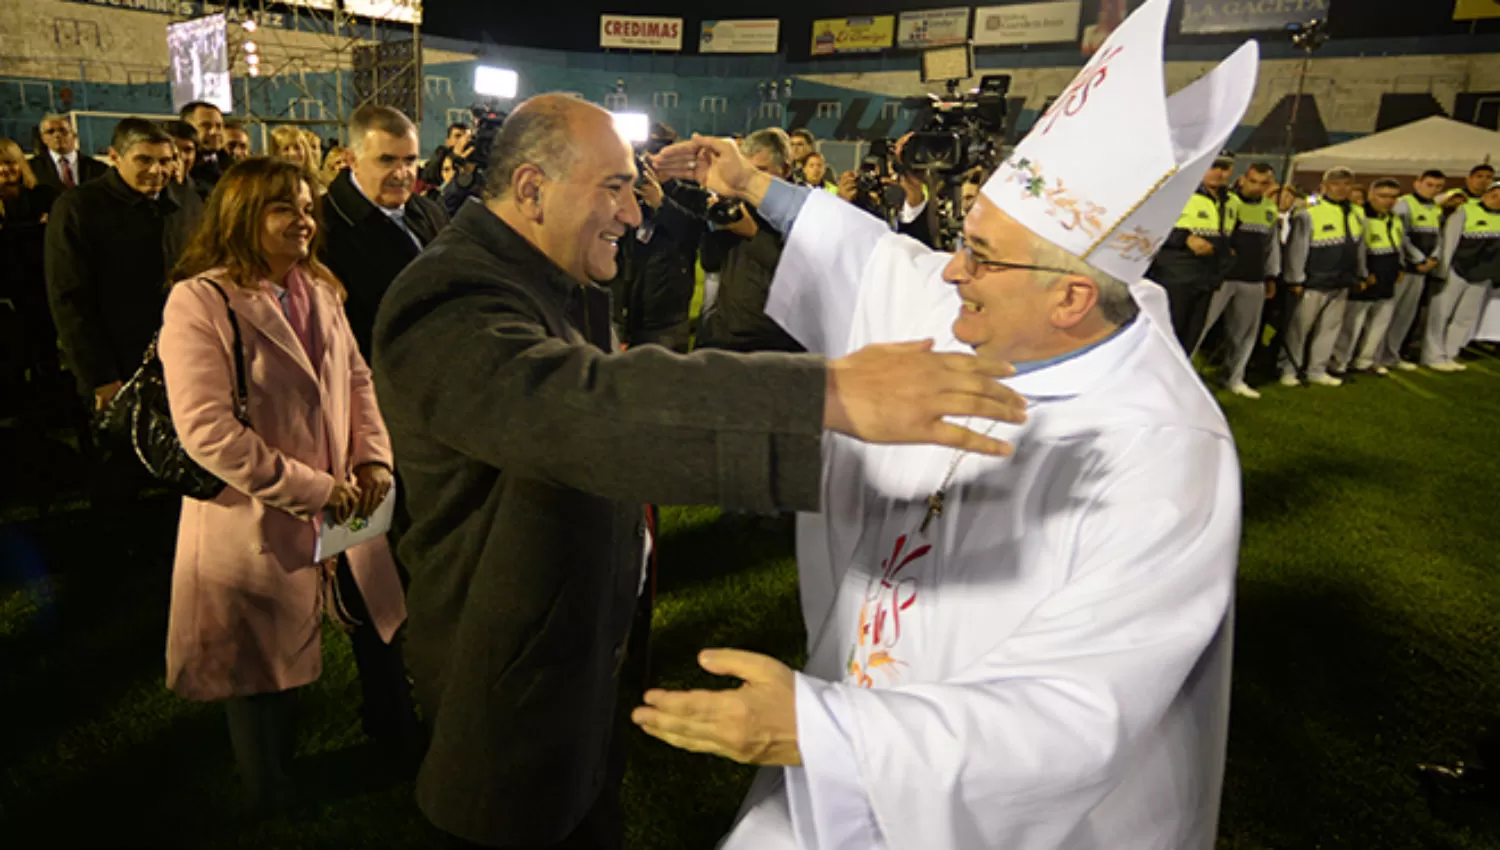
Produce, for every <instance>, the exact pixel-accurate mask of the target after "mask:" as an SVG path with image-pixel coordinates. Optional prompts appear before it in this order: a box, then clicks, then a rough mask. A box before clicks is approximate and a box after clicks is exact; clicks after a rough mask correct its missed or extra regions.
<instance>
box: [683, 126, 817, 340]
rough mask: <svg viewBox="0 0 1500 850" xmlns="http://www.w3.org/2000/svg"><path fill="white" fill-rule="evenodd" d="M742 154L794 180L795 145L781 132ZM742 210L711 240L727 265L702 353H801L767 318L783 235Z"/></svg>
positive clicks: (756, 138)
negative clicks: (769, 297)
mask: <svg viewBox="0 0 1500 850" xmlns="http://www.w3.org/2000/svg"><path fill="white" fill-rule="evenodd" d="M740 149H741V150H742V151H744V153H745V156H746V157H747V158H748V159H749V160H750V162H751V163H752V164H754V166H755V167H756V168H757V169H759V170H760V171H761V172H763V173H766V174H770V175H772V176H774V177H781V178H783V179H786V178H789V177H790V176H791V162H792V153H791V145H790V144H789V143H788V140H787V136H786V134H785V133H783V132H782V131H781V130H779V129H774V128H772V129H765V130H757V131H755V132H754V133H751V134H750V135H749V136H748V137H747V138H746V139H745V143H744V144H743V145H741V147H740ZM739 209H742V210H743V211H744V212H743V214H741V215H739V216H738V217H737V218H735V219H734V220H732V221H729V222H728V223H726V224H723V225H720V226H719V227H718V229H717V230H716V231H715V232H714V233H711V234H709V236H708V237H707V239H706V242H709V243H717V245H718V246H719V247H721V248H722V249H723V257H724V259H723V262H722V264H721V265H720V267H719V294H718V297H717V299H716V300H715V303H714V307H713V309H712V310H711V311H710V312H709V314H708V315H707V316H706V317H704V318H703V320H702V323H701V324H700V326H699V328H698V347H699V348H720V349H725V350H727V351H787V352H800V351H802V350H803V348H802V346H801V345H798V344H797V341H796V340H794V339H792V338H791V336H790V335H788V334H787V332H786V331H784V330H782V328H781V326H780V325H778V324H776V322H774V321H773V320H772V319H771V318H770V317H769V316H767V315H766V296H767V295H768V294H770V291H771V276H772V275H774V274H775V272H776V264H777V263H778V262H779V261H780V260H781V245H782V241H781V234H780V233H778V232H776V230H775V229H774V228H770V227H766V226H765V221H764V220H763V219H761V218H760V214H759V213H757V212H756V211H755V209H754V208H753V207H751V206H749V205H742V206H739Z"/></svg>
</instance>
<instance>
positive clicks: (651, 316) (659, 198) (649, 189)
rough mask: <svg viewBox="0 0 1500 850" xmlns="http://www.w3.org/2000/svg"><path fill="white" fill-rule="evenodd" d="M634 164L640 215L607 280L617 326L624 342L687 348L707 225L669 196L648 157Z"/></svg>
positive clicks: (620, 244)
mask: <svg viewBox="0 0 1500 850" xmlns="http://www.w3.org/2000/svg"><path fill="white" fill-rule="evenodd" d="M637 168H639V169H640V173H641V176H640V179H639V180H638V181H636V189H635V195H636V200H637V201H638V202H639V203H640V205H641V215H642V219H643V220H642V222H641V225H640V226H639V227H637V228H633V229H632V230H631V232H629V233H627V234H626V235H625V237H624V238H622V239H621V240H620V241H619V256H618V260H619V273H618V274H616V275H615V279H614V280H612V281H610V283H609V288H610V291H611V292H612V294H613V296H614V321H615V328H616V331H617V333H618V334H619V336H620V341H621V342H623V343H624V344H625V346H626V347H633V346H638V345H652V344H654V345H660V346H662V347H663V348H669V349H671V350H673V351H676V352H678V353H679V354H686V353H687V351H688V347H689V341H690V340H689V334H690V326H689V322H688V314H689V312H690V310H691V307H692V302H693V289H694V287H695V286H696V284H697V275H696V272H695V268H694V267H695V265H696V264H697V259H698V243H699V241H700V240H701V239H702V237H703V233H704V231H705V229H706V228H705V225H704V222H703V220H702V219H701V218H700V217H698V216H696V215H694V214H693V213H692V212H691V211H690V210H688V209H687V208H686V207H684V206H683V205H682V204H680V203H678V202H677V201H675V200H673V199H672V198H670V197H667V194H666V192H665V191H664V190H663V188H662V185H661V183H660V182H658V180H657V178H656V173H655V171H654V170H653V169H652V168H651V165H650V163H649V162H647V161H645V160H644V159H638V161H637Z"/></svg>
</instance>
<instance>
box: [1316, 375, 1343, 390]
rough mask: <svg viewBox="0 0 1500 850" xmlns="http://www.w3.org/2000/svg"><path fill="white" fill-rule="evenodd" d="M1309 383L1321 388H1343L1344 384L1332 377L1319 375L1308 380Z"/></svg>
mask: <svg viewBox="0 0 1500 850" xmlns="http://www.w3.org/2000/svg"><path fill="white" fill-rule="evenodd" d="M1307 382H1308V383H1309V384H1312V385H1314V386H1319V387H1342V386H1343V385H1344V382H1343V381H1341V380H1339V379H1338V378H1335V377H1334V376H1332V375H1319V376H1317V377H1316V378H1308V379H1307Z"/></svg>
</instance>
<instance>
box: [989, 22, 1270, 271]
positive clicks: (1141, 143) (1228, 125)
mask: <svg viewBox="0 0 1500 850" xmlns="http://www.w3.org/2000/svg"><path fill="white" fill-rule="evenodd" d="M1171 5H1172V0H1149V2H1147V3H1146V5H1144V6H1142V7H1141V8H1140V9H1137V10H1136V11H1135V13H1133V14H1132V15H1131V16H1130V17H1129V18H1126V19H1125V22H1124V23H1123V24H1121V25H1120V27H1119V28H1118V29H1116V30H1115V32H1114V34H1113V35H1112V36H1110V38H1109V40H1108V41H1106V42H1105V43H1104V46H1103V47H1101V48H1100V49H1099V52H1098V53H1095V54H1094V58H1093V59H1091V60H1090V61H1089V63H1088V65H1086V66H1085V67H1084V69H1083V70H1082V71H1080V72H1079V73H1078V76H1076V77H1074V78H1073V82H1072V83H1070V84H1069V85H1068V87H1067V89H1065V90H1064V91H1063V93H1062V95H1061V96H1060V97H1058V98H1057V100H1056V101H1055V102H1054V103H1053V104H1052V108H1051V109H1049V110H1047V113H1046V114H1045V115H1043V116H1042V117H1041V118H1040V119H1038V120H1037V123H1036V126H1035V127H1033V128H1032V129H1031V132H1030V133H1028V134H1027V135H1026V138H1025V139H1023V140H1021V143H1020V144H1019V145H1017V146H1016V149H1015V151H1014V152H1013V153H1012V154H1011V156H1010V158H1009V159H1007V160H1006V161H1005V162H1004V163H1003V164H1002V165H1001V166H1000V167H999V168H998V169H997V170H996V171H995V173H994V175H993V176H991V177H990V179H989V181H988V182H986V183H985V185H984V194H985V196H986V197H988V198H989V199H990V200H991V201H992V202H994V203H995V205H996V206H998V207H1000V209H1002V210H1004V211H1005V212H1006V214H1007V215H1009V216H1010V217H1011V218H1014V219H1015V220H1016V221H1018V222H1020V223H1021V224H1023V225H1025V226H1026V228H1027V229H1029V230H1031V231H1032V232H1033V233H1035V234H1037V235H1038V236H1040V237H1042V238H1043V239H1046V240H1047V241H1048V242H1051V243H1052V244H1054V245H1056V246H1058V247H1059V248H1062V249H1063V250H1065V251H1067V252H1068V253H1070V254H1072V255H1074V256H1076V257H1080V258H1082V259H1083V260H1085V261H1086V262H1088V263H1089V264H1090V265H1092V266H1094V267H1095V268H1098V269H1100V270H1101V271H1104V272H1107V273H1108V274H1111V275H1113V276H1115V277H1117V278H1119V279H1120V280H1123V281H1126V282H1132V281H1136V280H1139V279H1140V278H1141V277H1143V276H1144V273H1145V271H1146V267H1147V266H1149V265H1150V264H1151V258H1152V256H1153V255H1155V253H1156V250H1157V248H1159V247H1160V246H1161V243H1162V241H1163V240H1164V239H1166V237H1167V234H1168V233H1170V232H1171V230H1172V227H1173V226H1174V225H1175V224H1176V222H1177V220H1178V218H1179V217H1180V216H1181V214H1182V209H1183V207H1185V206H1187V202H1188V199H1189V198H1191V197H1192V194H1193V192H1194V191H1196V190H1197V188H1198V185H1199V183H1200V182H1201V181H1202V180H1203V175H1204V173H1205V172H1207V171H1208V167H1209V166H1210V165H1212V164H1213V160H1214V158H1215V157H1216V156H1217V155H1218V154H1219V152H1220V151H1221V150H1222V149H1223V148H1224V146H1225V143H1226V142H1227V141H1228V139H1229V136H1230V134H1231V133H1233V132H1234V130H1235V128H1236V127H1237V126H1239V123H1240V118H1241V117H1242V116H1243V115H1244V114H1245V108H1246V107H1247V106H1249V104H1250V98H1251V96H1252V95H1253V94H1254V93H1255V77H1256V71H1257V68H1258V65H1259V61H1260V50H1259V48H1258V46H1257V45H1256V43H1255V42H1253V41H1250V42H1246V43H1245V44H1244V45H1242V46H1241V47H1240V49H1239V50H1236V51H1235V52H1234V54H1233V55H1232V56H1230V57H1229V58H1228V59H1226V60H1224V62H1223V63H1222V64H1220V65H1219V67H1217V68H1215V69H1214V70H1213V71H1212V72H1211V73H1209V74H1208V75H1207V76H1205V77H1203V78H1201V79H1199V80H1198V81H1197V82H1194V83H1193V84H1192V85H1190V86H1188V87H1187V88H1185V89H1183V90H1182V91H1180V92H1178V93H1177V94H1175V95H1173V96H1172V97H1171V98H1170V99H1168V98H1167V96H1166V80H1165V70H1166V69H1165V65H1164V62H1163V58H1162V47H1163V42H1164V40H1165V36H1166V24H1167V11H1168V10H1169V9H1170V8H1171Z"/></svg>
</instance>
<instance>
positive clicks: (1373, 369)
mask: <svg viewBox="0 0 1500 850" xmlns="http://www.w3.org/2000/svg"><path fill="white" fill-rule="evenodd" d="M1356 371H1359V372H1369V373H1370V374H1371V375H1380V376H1381V377H1384V376H1386V375H1389V374H1390V373H1391V370H1389V369H1387V368H1385V367H1384V366H1360V367H1359V368H1358V369H1357V370H1356Z"/></svg>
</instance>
